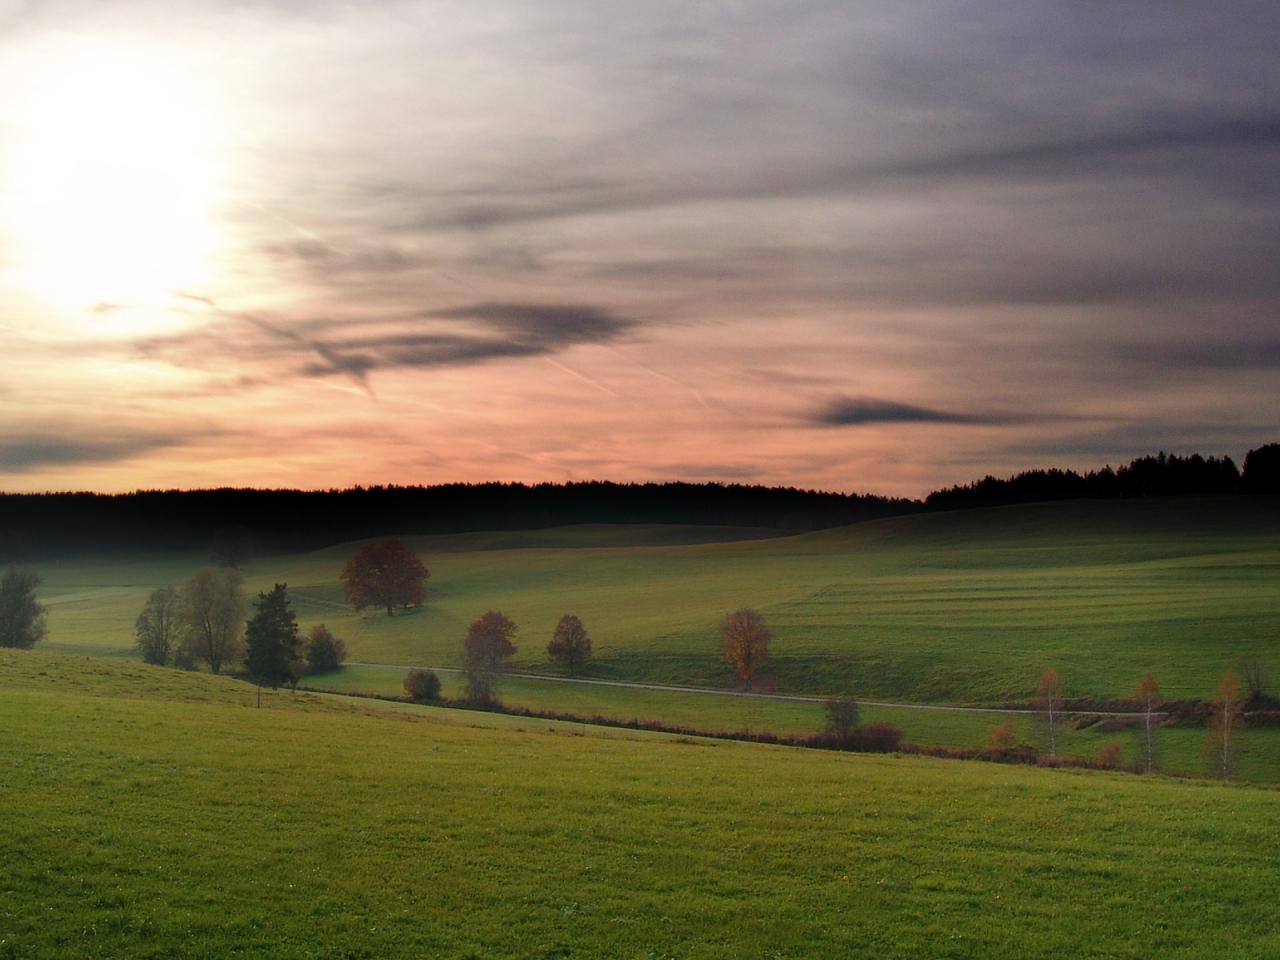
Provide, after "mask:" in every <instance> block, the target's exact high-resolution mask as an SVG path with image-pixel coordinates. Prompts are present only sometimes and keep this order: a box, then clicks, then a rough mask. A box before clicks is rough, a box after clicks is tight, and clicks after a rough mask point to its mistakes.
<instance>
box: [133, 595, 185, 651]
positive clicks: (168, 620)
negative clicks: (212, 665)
mask: <svg viewBox="0 0 1280 960" xmlns="http://www.w3.org/2000/svg"><path fill="white" fill-rule="evenodd" d="M179 613H180V604H179V602H178V591H177V590H176V589H175V588H174V587H157V588H156V589H155V590H152V591H151V596H149V597H147V602H146V605H145V606H143V608H142V612H141V613H140V614H138V619H137V620H136V621H135V622H134V626H133V632H134V637H135V644H134V645H135V646H136V647H137V648H138V652H139V653H141V654H142V659H143V661H144V662H146V663H154V664H157V665H159V666H164V665H165V664H167V663H169V662H170V661H171V660H172V659H173V657H174V654H175V653H176V652H177V646H178V634H179V627H180V625H181V620H180V617H179Z"/></svg>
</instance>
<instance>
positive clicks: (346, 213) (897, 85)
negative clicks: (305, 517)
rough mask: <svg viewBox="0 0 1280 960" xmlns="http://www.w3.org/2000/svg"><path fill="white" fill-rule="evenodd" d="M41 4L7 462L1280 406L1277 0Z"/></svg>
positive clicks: (267, 476)
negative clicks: (932, 6) (1099, 5)
mask: <svg viewBox="0 0 1280 960" xmlns="http://www.w3.org/2000/svg"><path fill="white" fill-rule="evenodd" d="M1103 9H1105V14H1104V15H1096V11H1094V10H1093V9H1092V8H1091V7H1085V8H1082V7H1080V6H1076V5H1072V6H1070V7H1064V6H1062V5H1055V4H1048V3H1038V4H997V3H980V4H977V5H974V6H967V7H963V8H948V9H944V10H935V11H929V12H927V13H921V12H919V11H912V10H902V9H900V8H899V7H898V6H897V5H894V4H889V3H885V2H868V3H862V4H858V5H855V6H845V5H830V4H826V3H818V2H812V3H801V4H798V5H792V6H789V7H787V8H786V9H781V8H778V7H776V6H774V5H771V4H767V3H742V4H733V5H707V6H701V5H699V6H691V5H683V4H660V5H645V6H643V7H639V8H636V7H633V6H630V5H626V4H617V3H609V4H593V5H590V6H577V5H573V4H553V5H537V6H534V7H530V6H526V5H523V4H518V3H499V4H497V5H494V6H492V7H488V8H486V9H485V10H482V11H477V10H475V9H472V8H469V7H468V6H467V5H464V4H457V3H445V2H441V3H413V2H403V0H388V2H382V3H375V4H362V5H358V4H345V3H340V2H336V0H335V2H322V3H316V4H296V3H292V2H285V0H278V2H272V3H267V4H263V5H256V6H254V7H252V8H249V7H246V6H243V5H229V4H225V3H219V2H216V0H181V2H179V3H176V4H175V3H165V4H162V3H158V2H156V0H127V2H121V3H115V4H111V5H101V4H91V3H85V2H79V0H52V2H48V3H42V4H40V5H39V6H38V7H37V6H35V5H29V4H22V3H17V4H10V5H0V51H2V52H3V54H4V55H3V56H2V57H0V80H3V82H4V83H5V88H6V90H8V91H10V96H9V97H7V98H6V99H5V102H4V103H3V104H0V129H3V130H4V132H5V136H4V137H3V138H2V139H0V173H3V177H2V178H0V343H3V345H4V347H5V349H6V353H7V357H8V363H7V365H6V370H5V372H4V373H3V374H0V397H3V398H4V400H5V401H6V402H5V404H4V405H3V408H2V409H3V413H2V414H0V489H3V490H8V491H13V492H42V491H53V490H65V491H79V490H93V491H100V492H107V493H110V492H128V491H132V490H138V489H208V488H216V487H227V486H233V487H235V486H248V487H254V488H288V489H309V490H324V489H332V488H343V487H349V486H352V485H357V484H361V485H434V484H440V483H451V482H463V483H467V482H470V483H475V482H523V483H533V484H536V483H542V482H554V483H563V482H579V481H582V482H585V481H587V480H589V479H590V478H598V477H608V478H611V479H612V480H613V481H614V482H623V483H628V482H636V483H645V482H668V481H684V482H691V483H703V482H722V483H743V484H749V485H764V486H794V487H798V488H802V489H813V490H831V491H838V492H845V493H860V494H868V493H869V494H874V495H879V496H891V497H912V498H915V497H920V496H923V495H924V493H925V492H927V491H930V490H936V489H940V488H943V487H947V486H950V485H953V484H961V483H966V482H969V481H971V480H973V479H977V478H978V477H981V476H983V475H986V474H991V475H994V476H1009V475H1012V474H1014V473H1017V472H1019V471H1021V470H1025V469H1038V468H1040V467H1041V465H1043V464H1045V463H1052V464H1054V465H1056V466H1060V467H1061V468H1063V469H1074V470H1077V471H1081V472H1083V471H1084V470H1087V469H1096V468H1097V467H1098V465H1099V464H1101V463H1107V462H1110V463H1124V462H1128V461H1129V460H1131V459H1133V458H1134V457H1138V456H1142V455H1146V454H1148V453H1150V452H1152V451H1155V450H1160V449H1163V450H1167V451H1171V452H1177V453H1179V454H1185V453H1191V452H1196V451H1198V452H1200V453H1202V454H1204V455H1213V456H1222V455H1223V451H1229V455H1230V456H1231V457H1232V459H1233V460H1235V461H1236V463H1237V464H1240V463H1241V462H1242V458H1243V455H1244V453H1245V451H1247V450H1248V449H1250V448H1254V447H1258V446H1261V445H1263V444H1266V443H1269V442H1273V441H1274V440H1275V438H1276V437H1277V436H1280V419H1278V415H1277V413H1276V410H1277V403H1276V401H1277V399H1280V389H1278V388H1277V383H1280V380H1278V379H1277V377H1276V373H1277V367H1280V330H1278V329H1277V306H1278V305H1280V281H1278V280H1277V278H1278V277H1280V234H1277V232H1276V231H1275V229H1274V225H1275V222H1276V219H1277V214H1280V192H1278V191H1277V189H1276V186H1275V185H1276V183H1278V182H1280V150H1277V147H1280V111H1277V108H1276V106H1275V103H1276V94H1277V93H1280V62H1278V61H1277V60H1276V58H1275V56H1274V51H1273V50H1272V46H1273V44H1272V43H1271V42H1270V40H1271V37H1274V36H1275V35H1276V34H1277V31H1278V29H1280V8H1276V7H1275V6H1274V5H1259V4H1253V3H1240V4H1238V5H1232V9H1233V10H1235V11H1236V12H1237V13H1238V16H1224V15H1223V14H1222V13H1221V12H1220V11H1212V10H1208V9H1206V8H1202V7H1200V6H1198V5H1195V4H1162V5H1154V4H1153V5H1146V4H1137V5H1133V6H1126V7H1122V8H1116V7H1114V6H1110V5H1109V6H1106V7H1105V8H1103Z"/></svg>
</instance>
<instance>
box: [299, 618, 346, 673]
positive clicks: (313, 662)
mask: <svg viewBox="0 0 1280 960" xmlns="http://www.w3.org/2000/svg"><path fill="white" fill-rule="evenodd" d="M346 659H347V645H346V644H345V643H343V642H342V638H341V637H335V636H334V635H333V634H332V633H331V632H330V630H329V628H328V627H326V626H325V625H324V624H323V623H318V624H316V625H315V626H314V627H312V628H311V629H310V630H309V631H308V632H307V669H308V671H309V672H310V673H328V672H329V671H331V670H337V669H338V668H339V667H340V666H342V661H343V660H346Z"/></svg>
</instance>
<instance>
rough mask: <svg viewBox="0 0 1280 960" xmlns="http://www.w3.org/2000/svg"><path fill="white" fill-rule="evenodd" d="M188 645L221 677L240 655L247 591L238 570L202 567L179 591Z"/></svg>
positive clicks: (188, 578)
mask: <svg viewBox="0 0 1280 960" xmlns="http://www.w3.org/2000/svg"><path fill="white" fill-rule="evenodd" d="M178 597H179V609H180V613H181V619H182V622H183V626H184V629H185V631H186V640H185V641H184V643H185V645H186V646H188V647H189V649H190V652H191V653H192V654H194V655H195V656H196V657H197V658H199V659H201V660H203V661H204V662H205V663H207V664H208V665H209V670H210V671H212V672H213V673H218V672H219V671H221V670H222V665H223V664H224V663H226V662H227V661H229V660H232V659H234V658H235V657H236V656H237V655H238V654H239V652H240V634H241V630H242V628H243V623H244V607H245V599H244V591H243V590H242V589H241V587H240V574H239V573H238V572H237V571H235V570H211V569H209V568H208V567H202V568H201V569H199V570H197V571H196V572H195V573H193V574H192V575H191V576H189V577H187V579H186V580H184V581H183V582H182V586H181V587H179V588H178Z"/></svg>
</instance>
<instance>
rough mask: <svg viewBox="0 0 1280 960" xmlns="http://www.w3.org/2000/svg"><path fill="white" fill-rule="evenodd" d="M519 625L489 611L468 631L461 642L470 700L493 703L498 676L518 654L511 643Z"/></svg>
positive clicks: (499, 613) (502, 615) (501, 614)
mask: <svg viewBox="0 0 1280 960" xmlns="http://www.w3.org/2000/svg"><path fill="white" fill-rule="evenodd" d="M515 634H516V625H515V623H514V622H512V620H511V618H510V617H508V616H506V615H505V614H503V613H501V612H500V611H497V610H488V611H486V612H485V613H484V615H483V616H481V617H480V619H478V620H476V621H475V622H474V623H473V624H471V626H470V627H468V628H467V635H466V638H465V639H464V640H463V641H462V670H463V673H464V675H465V676H466V679H467V699H468V700H470V701H472V702H473V703H492V702H494V688H495V686H496V684H497V680H498V674H499V673H501V672H502V670H503V669H504V667H505V664H506V661H507V660H509V659H510V658H511V657H512V656H513V655H514V654H515V652H516V648H515V645H514V644H513V643H512V642H511V640H512V638H513V637H514V636H515Z"/></svg>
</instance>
